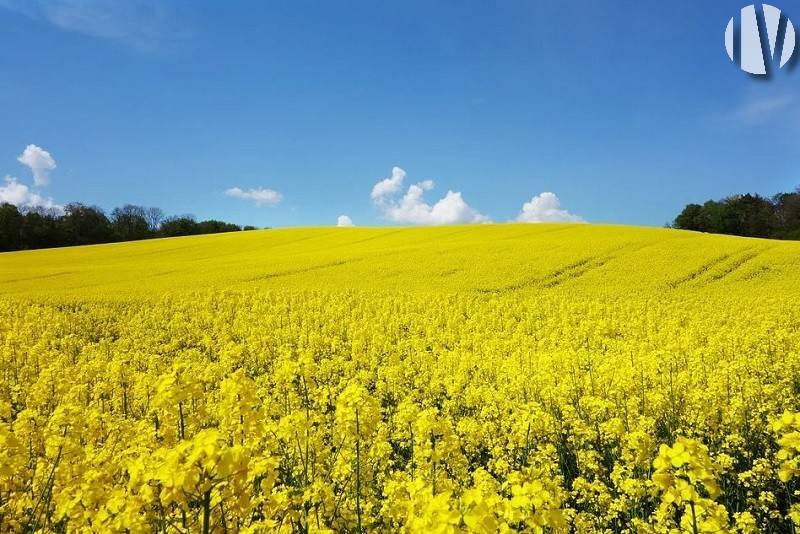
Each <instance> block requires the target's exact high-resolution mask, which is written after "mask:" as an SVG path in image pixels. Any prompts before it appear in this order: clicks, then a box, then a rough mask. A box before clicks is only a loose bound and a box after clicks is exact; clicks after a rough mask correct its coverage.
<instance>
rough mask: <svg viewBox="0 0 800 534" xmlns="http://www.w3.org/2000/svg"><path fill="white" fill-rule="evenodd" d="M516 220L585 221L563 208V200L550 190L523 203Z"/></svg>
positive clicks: (538, 221) (533, 221) (537, 221)
mask: <svg viewBox="0 0 800 534" xmlns="http://www.w3.org/2000/svg"><path fill="white" fill-rule="evenodd" d="M514 220H515V221H516V222H526V223H544V222H574V223H578V222H585V221H584V220H583V218H581V217H579V216H578V215H573V214H571V213H570V212H568V211H567V210H563V209H561V201H560V200H559V199H558V197H557V196H556V195H555V194H553V193H551V192H549V191H545V192H544V193H542V194H541V195H538V196H535V197H533V198H532V199H531V201H530V202H526V203H525V204H523V205H522V211H521V212H520V214H519V215H517V218H516V219H514Z"/></svg>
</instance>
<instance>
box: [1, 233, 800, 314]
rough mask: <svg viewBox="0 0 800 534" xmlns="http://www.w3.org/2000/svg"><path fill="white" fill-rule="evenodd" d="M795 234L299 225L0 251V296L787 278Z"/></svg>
mask: <svg viewBox="0 0 800 534" xmlns="http://www.w3.org/2000/svg"><path fill="white" fill-rule="evenodd" d="M798 258H800V244H798V243H787V242H777V241H770V240H761V239H747V238H739V237H732V236H720V235H707V234H701V233H695V232H688V231H680V230H673V229H662V228H642V227H626V226H611V225H569V224H561V225H557V224H541V225H517V224H509V225H472V226H448V227H425V228H420V227H411V228H397V227H389V228H298V229H277V230H262V231H254V232H246V233H236V234H223V235H206V236H191V237H180V238H169V239H156V240H148V241H139V242H132V243H114V244H108V245H93V246H84V247H72V248H62V249H51V250H35V251H24V252H12V253H4V254H0V295H3V296H23V297H40V296H50V297H64V298H80V299H83V298H86V299H118V298H122V299H128V298H139V297H144V296H148V297H154V296H159V295H162V294H183V293H187V292H193V291H197V290H202V289H234V290H237V289H249V288H270V289H292V290H323V289H324V290H330V289H335V290H378V291H383V290H386V291H396V290H399V291H414V292H416V291H424V292H430V291H434V292H456V291H458V292H461V291H471V292H481V293H505V292H510V291H550V290H569V291H592V292H602V291H604V290H606V289H609V288H612V287H615V288H617V289H616V290H620V289H622V290H637V289H646V288H647V289H652V288H654V287H655V288H663V289H664V290H665V291H668V290H680V289H682V288H684V289H685V288H689V289H692V288H697V287H699V286H703V287H709V288H711V287H727V286H730V284H752V285H757V286H758V287H760V288H764V289H767V288H773V289H775V290H777V289H778V288H781V287H783V288H787V287H790V286H791V284H789V283H788V282H787V281H788V280H795V281H796V280H798V279H800V261H798Z"/></svg>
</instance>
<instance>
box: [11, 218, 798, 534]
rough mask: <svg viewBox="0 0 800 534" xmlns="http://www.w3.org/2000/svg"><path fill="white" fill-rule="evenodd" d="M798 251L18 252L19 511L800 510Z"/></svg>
mask: <svg viewBox="0 0 800 534" xmlns="http://www.w3.org/2000/svg"><path fill="white" fill-rule="evenodd" d="M509 250H511V251H513V254H511V253H508V251H509ZM214 251H215V252H216V254H215V255H214V256H213V258H210V259H209V260H208V263H198V262H203V261H206V258H208V257H209V253H211V252H214ZM798 253H800V247H799V246H798V245H797V244H796V243H777V242H763V241H754V240H748V239H742V238H732V237H727V236H706V235H702V234H693V233H690V232H678V231H674V230H659V229H649V230H644V229H622V228H619V227H617V228H614V227H591V226H588V225H580V226H555V225H551V226H537V227H528V226H509V227H505V226H502V227H501V226H494V227H487V226H479V227H467V228H450V229H447V228H442V229H408V230H397V229H365V230H361V229H349V228H348V229H303V230H286V231H283V230H279V231H274V232H252V233H242V234H233V235H227V236H203V237H198V238H191V239H188V240H159V241H149V242H138V243H128V244H124V245H114V246H112V247H93V248H81V249H68V250H54V251H36V252H28V253H22V254H14V255H13V257H10V259H11V260H13V261H9V262H8V263H6V264H4V263H0V294H2V297H0V532H15V533H16V532H19V533H23V532H25V533H27V532H131V533H137V532H141V533H149V532H154V533H155V532H170V533H172V532H175V533H177V532H182V533H183V532H203V533H206V532H218V533H267V532H287V533H308V532H357V533H361V532H397V531H401V532H419V533H428V532H442V533H456V532H475V533H487V534H488V533H494V532H531V533H544V532H565V533H566V532H581V533H584V532H587V533H591V532H598V533H600V532H603V533H606V532H610V533H643V534H645V533H646V534H656V533H659V534H662V533H663V534H679V533H692V534H693V533H700V532H708V533H710V532H715V533H757V532H776V533H777V532H794V531H795V529H796V528H797V527H798V526H800V307H798V304H797V303H798V302H800V286H798V285H797V284H793V283H792V281H793V280H796V279H797V278H798V276H799V275H800V263H798V262H797V261H796V258H797V255H798ZM101 254H102V255H103V256H101ZM179 258H183V259H182V260H181V259H179ZM424 258H427V261H423V260H424ZM59 260H60V261H59ZM470 260H471V261H470ZM16 262H27V263H28V265H29V266H33V265H35V264H44V266H42V267H39V268H38V269H37V270H33V271H32V270H31V268H29V269H28V270H27V271H25V270H23V269H22V268H20V269H19V270H16V269H17V268H16V267H15V266H14V265H16ZM95 263H99V264H100V265H101V267H100V269H102V271H103V272H105V277H102V276H100V273H101V271H100V270H93V267H92V266H94V265H95ZM6 265H9V266H10V267H8V268H6ZM197 265H200V266H201V268H196V266H197ZM170 266H171V269H172V271H166V270H165V271H163V274H161V270H162V269H168V268H169V267H170ZM140 268H141V269H145V270H143V271H140V270H137V269H140ZM154 271H155V274H154V277H153V278H143V277H142V275H141V273H143V272H154ZM237 277H239V278H237ZM237 279H238V280H242V283H241V284H240V285H236V283H235V280H237ZM164 280H166V281H164ZM180 280H183V283H182V284H180V283H179V281H180ZM231 286H236V287H237V289H236V290H231V289H228V288H229V287H231ZM126 287H127V288H129V291H125V288H126ZM153 288H157V289H158V293H159V294H160V295H158V296H157V295H156V294H155V293H153V292H152V291H153ZM198 288H201V290H200V291H197V289H198Z"/></svg>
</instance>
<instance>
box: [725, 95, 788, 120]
mask: <svg viewBox="0 0 800 534" xmlns="http://www.w3.org/2000/svg"><path fill="white" fill-rule="evenodd" d="M798 104H800V98H798V97H797V96H794V95H763V96H758V97H755V96H750V97H748V98H745V99H744V100H742V102H741V103H739V105H738V106H736V107H735V108H734V109H733V110H731V111H730V112H729V113H728V114H727V117H726V121H725V122H726V123H728V125H731V126H757V125H760V124H765V123H767V122H769V121H771V120H773V119H775V118H777V117H778V116H782V115H785V114H786V113H788V112H791V111H794V112H795V113H796V112H797V111H798V107H800V106H798Z"/></svg>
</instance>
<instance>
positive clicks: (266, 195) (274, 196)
mask: <svg viewBox="0 0 800 534" xmlns="http://www.w3.org/2000/svg"><path fill="white" fill-rule="evenodd" d="M225 194H226V195H228V196H229V197H233V198H241V199H243V200H253V201H255V203H256V206H259V207H260V206H264V205H267V206H275V205H276V204H278V203H279V202H280V201H281V200H283V195H281V194H280V193H278V192H277V191H275V190H273V189H264V188H263V187H258V188H256V189H250V190H248V191H244V190H242V189H239V188H238V187H232V188H230V189H228V190H227V191H225Z"/></svg>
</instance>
